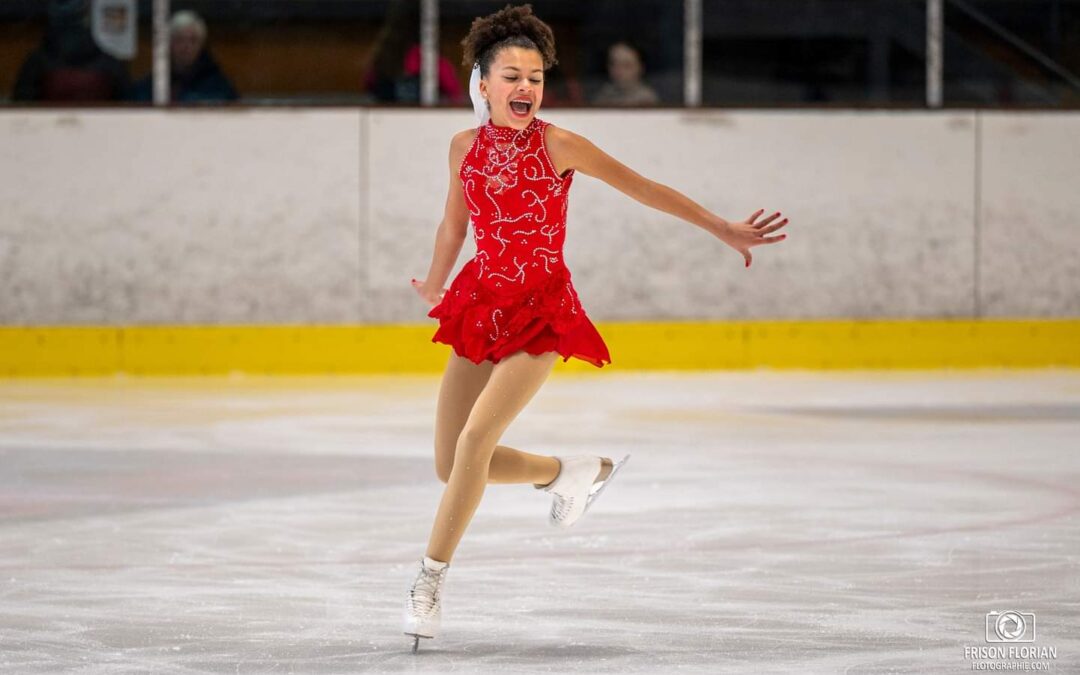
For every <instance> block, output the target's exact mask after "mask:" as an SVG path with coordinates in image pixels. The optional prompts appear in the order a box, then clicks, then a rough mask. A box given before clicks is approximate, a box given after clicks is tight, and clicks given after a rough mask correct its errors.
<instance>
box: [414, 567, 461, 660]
mask: <svg viewBox="0 0 1080 675" xmlns="http://www.w3.org/2000/svg"><path fill="white" fill-rule="evenodd" d="M449 568H450V564H449V563H445V562H440V561H437V560H434V559H432V558H429V557H427V556H424V559H423V560H421V561H420V571H419V572H417V574H416V580H415V581H413V584H412V588H410V589H409V593H408V595H407V596H406V597H405V634H406V635H411V636H412V637H413V649H412V650H413V653H414V654H415V653H416V652H417V650H418V649H419V648H420V638H433V637H435V636H436V635H437V634H438V632H439V620H440V616H441V613H442V610H441V600H442V598H441V595H442V584H443V580H444V579H445V578H446V570H448V569H449Z"/></svg>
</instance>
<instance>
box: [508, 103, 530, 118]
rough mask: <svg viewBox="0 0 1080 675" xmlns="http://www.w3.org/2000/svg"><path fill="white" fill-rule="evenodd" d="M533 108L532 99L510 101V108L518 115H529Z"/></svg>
mask: <svg viewBox="0 0 1080 675" xmlns="http://www.w3.org/2000/svg"><path fill="white" fill-rule="evenodd" d="M531 109H532V102H531V101H525V100H520V101H510V110H511V111H512V112H513V113H514V114H515V115H516V116H518V117H528V116H529V111H530V110H531Z"/></svg>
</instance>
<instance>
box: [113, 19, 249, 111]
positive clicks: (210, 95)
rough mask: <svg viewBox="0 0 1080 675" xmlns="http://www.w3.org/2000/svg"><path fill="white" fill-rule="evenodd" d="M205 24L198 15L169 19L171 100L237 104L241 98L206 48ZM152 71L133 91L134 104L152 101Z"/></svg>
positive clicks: (175, 101)
mask: <svg viewBox="0 0 1080 675" xmlns="http://www.w3.org/2000/svg"><path fill="white" fill-rule="evenodd" d="M206 38H207V29H206V22H205V21H203V20H202V17H200V16H199V15H198V14H196V13H195V12H191V11H182V12H177V13H176V14H173V15H172V19H170V20H169V68H170V73H171V77H170V84H169V97H170V99H171V100H172V102H174V103H195V102H213V101H235V100H236V99H237V98H238V96H237V93H236V89H235V88H234V87H233V85H232V83H231V82H230V81H229V78H228V77H226V76H225V73H224V72H223V71H222V70H221V66H219V65H218V63H217V61H216V60H215V59H214V57H213V56H211V54H210V50H209V48H208V47H207V46H206ZM153 98H154V74H153V73H152V72H151V73H150V74H148V75H147V76H146V77H144V78H142V79H141V80H139V81H138V82H137V83H136V84H135V86H134V87H133V88H132V91H131V94H130V99H131V100H133V101H152V100H153Z"/></svg>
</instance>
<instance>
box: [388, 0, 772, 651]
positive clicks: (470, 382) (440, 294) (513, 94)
mask: <svg viewBox="0 0 1080 675" xmlns="http://www.w3.org/2000/svg"><path fill="white" fill-rule="evenodd" d="M462 44H463V46H464V51H465V62H466V63H471V64H473V78H472V83H473V84H472V87H471V89H472V95H473V101H474V107H475V109H476V111H477V117H478V119H479V121H480V125H479V126H478V127H476V128H472V129H467V130H465V131H462V132H460V133H458V134H456V135H455V136H454V137H453V139H452V140H451V142H450V153H449V154H450V156H449V168H450V190H449V194H448V195H447V199H446V210H445V214H444V215H443V219H442V222H441V223H440V224H439V228H438V232H437V234H436V238H435V252H434V256H433V259H432V263H431V269H430V270H429V272H428V275H427V279H426V280H424V281H422V282H421V281H418V280H416V279H413V280H412V283H413V286H414V288H415V289H416V291H417V292H418V293H419V295H420V297H421V298H423V299H424V300H425V301H426V302H427V303H428V304H429V305H431V306H432V307H431V310H430V312H429V313H428V316H430V317H433V318H436V319H438V320H439V328H438V330H437V331H436V332H435V335H434V336H433V337H432V341H433V342H443V343H446V344H448V345H450V346H451V347H452V353H451V354H450V360H449V362H448V363H447V366H446V371H445V373H444V375H443V378H442V384H441V386H440V390H439V397H438V403H437V413H436V423H435V469H436V473H437V474H438V476H439V479H440V480H441V481H443V482H444V483H446V489H445V491H444V493H443V497H442V501H441V502H440V504H439V509H438V512H437V513H436V516H435V523H434V526H433V527H432V531H431V536H430V539H429V541H428V546H427V551H426V555H425V556H424V558H423V559H422V560H421V561H420V569H419V571H418V573H417V575H416V579H415V581H414V582H413V584H412V587H411V588H410V589H409V591H408V594H407V597H406V607H405V633H406V634H408V635H412V636H413V637H414V638H415V639H414V642H413V651H416V649H417V646H418V644H419V641H420V638H421V637H427V638H433V637H435V635H436V634H437V632H438V628H439V621H440V593H441V589H442V584H443V580H444V579H445V576H446V572H447V569H448V568H449V563H450V559H451V557H452V556H453V554H454V550H455V549H456V548H457V545H458V542H459V541H460V540H461V536H462V535H463V534H464V532H465V528H466V527H467V525H468V523H469V521H470V520H471V518H472V516H473V513H474V512H475V511H476V508H477V506H478V505H479V503H480V499H481V497H482V496H483V493H484V489H485V486H486V485H487V484H488V483H525V484H528V483H531V484H533V486H534V487H535V488H536V489H542V490H545V491H547V492H550V493H551V494H552V496H553V500H552V506H551V509H550V511H549V513H548V522H549V523H550V524H551V525H554V526H557V527H569V526H570V525H572V524H573V523H574V522H576V521H577V520H578V519H579V518H580V517H581V516H582V515H583V514H584V513H585V511H586V509H587V508H588V507H589V506H590V505H591V504H592V503H593V500H595V499H596V497H598V496H599V495H600V493H601V492H602V490H603V489H604V488H606V487H607V485H608V484H610V482H611V480H612V478H613V477H614V476H615V474H616V472H617V471H618V470H619V468H621V466H622V464H623V462H625V461H626V459H627V457H629V456H628V455H627V456H626V457H623V458H622V460H620V461H619V462H617V463H616V462H613V461H612V460H611V459H610V458H607V457H595V456H589V455H576V456H570V457H548V456H544V455H534V454H530V453H527V452H522V451H520V450H517V449H515V448H511V447H507V446H504V445H499V444H498V442H499V438H500V437H501V436H502V433H503V431H504V430H505V429H506V428H507V426H508V425H509V424H510V422H511V421H512V420H513V419H514V417H515V416H516V415H517V414H518V413H519V412H520V411H521V410H522V409H523V408H524V407H525V405H526V403H528V401H529V400H530V399H531V398H532V396H533V395H534V394H535V393H536V391H537V390H538V389H539V388H540V386H541V385H542V384H543V382H544V381H545V379H546V378H547V376H548V373H549V372H550V370H551V368H552V366H553V365H554V363H555V361H556V359H558V358H559V357H560V356H561V357H562V359H563V361H564V362H565V361H567V360H569V359H570V357H575V358H578V359H581V360H584V361H587V362H588V363H591V364H593V365H595V366H597V367H598V368H599V367H603V366H604V365H605V364H606V363H611V357H610V355H609V354H608V349H607V346H606V345H605V344H604V340H603V339H602V338H601V336H600V334H599V333H598V332H597V330H596V327H595V326H594V325H593V323H592V321H590V320H589V317H588V316H587V315H586V313H585V309H584V308H583V307H582V306H581V302H580V300H579V299H578V295H577V293H576V291H575V290H574V286H573V283H572V282H571V278H570V271H569V269H567V267H566V264H565V261H564V260H563V242H564V241H565V238H566V206H567V197H568V196H569V192H570V185H571V183H572V182H573V179H574V174H575V172H577V171H581V172H583V173H585V174H586V175H589V176H593V177H595V178H599V179H600V180H603V181H604V182H606V183H608V184H609V185H611V186H612V187H614V188H616V189H618V190H620V191H622V192H624V193H626V194H627V195H629V196H631V197H633V198H634V199H636V200H638V201H640V202H641V203H643V204H645V205H647V206H651V207H653V208H656V209H659V210H661V211H664V212H667V213H670V214H672V215H674V216H676V217H679V218H681V219H683V220H685V221H687V222H690V223H692V224H694V225H697V226H698V227H700V228H702V229H704V230H705V231H706V232H708V233H709V234H711V235H713V236H715V237H717V238H718V239H720V241H722V242H724V243H725V244H727V245H729V246H731V247H732V248H734V249H735V250H737V251H739V252H740V253H741V254H742V255H743V257H744V259H745V261H746V266H747V267H749V266H750V260H751V256H750V247H752V246H757V245H759V244H769V243H775V242H778V241H781V240H783V238H784V237H785V236H786V235H777V236H773V237H766V236H764V235H765V234H767V233H770V232H773V231H775V230H778V229H779V228H781V227H783V225H784V224H785V223H786V222H787V219H784V220H781V221H779V222H776V223H773V221H774V220H775V219H776V218H778V217H779V216H780V214H779V213H775V214H773V215H771V216H769V217H767V218H764V219H762V220H757V219H758V217H759V216H761V214H762V213H763V210H758V211H757V212H755V213H754V214H752V215H751V216H750V218H749V219H747V220H745V221H742V222H729V221H726V220H724V219H723V218H721V217H719V216H717V215H715V214H713V213H711V212H710V211H708V210H707V209H705V208H704V207H702V206H700V205H698V204H697V203H695V202H693V201H691V200H690V199H689V198H687V197H686V196H684V195H683V194H681V193H679V192H677V191H675V190H673V189H671V188H669V187H667V186H665V185H661V184H659V183H656V182H654V181H651V180H648V179H647V178H644V177H643V176H641V175H639V174H637V173H635V172H634V171H633V170H631V169H630V168H629V167H627V166H625V165H623V164H621V163H620V162H618V161H617V160H615V159H614V158H612V157H610V156H609V155H607V154H606V153H604V152H603V151H602V150H600V149H599V148H597V147H596V146H595V145H593V144H592V143H590V142H589V141H588V140H587V139H585V138H584V137H582V136H579V135H578V134H575V133H573V132H571V131H568V130H566V129H561V128H559V127H556V126H555V125H553V124H550V123H548V122H545V121H544V120H541V119H540V118H539V117H537V112H538V111H539V108H540V103H541V101H542V100H543V94H544V72H545V71H546V70H547V69H548V68H550V67H551V66H552V65H554V64H555V63H556V62H557V61H556V58H555V42H554V38H553V36H552V32H551V29H550V28H549V27H548V26H547V24H545V23H544V22H542V21H541V20H540V19H538V18H537V17H536V16H534V15H533V14H532V7H531V6H530V5H528V4H526V5H522V6H518V7H511V6H507V7H506V8H505V9H502V10H500V11H498V12H495V13H494V14H491V15H489V16H487V17H483V18H478V19H476V20H475V21H474V22H473V24H472V27H471V29H470V31H469V34H468V36H466V38H465V39H464V40H463V41H462ZM470 221H471V222H472V225H473V237H474V240H475V242H476V251H477V252H476V255H475V256H474V257H473V258H472V259H470V260H469V261H468V262H466V263H465V265H464V267H463V268H462V269H461V271H460V272H459V273H458V274H457V276H456V277H455V278H454V279H453V281H452V282H451V283H450V286H449V288H443V284H444V283H445V281H446V279H447V277H449V275H450V271H451V270H452V268H453V266H454V263H455V261H456V259H457V256H458V253H459V252H460V251H461V246H462V244H463V243H464V240H465V237H466V234H467V228H468V225H469V222H470Z"/></svg>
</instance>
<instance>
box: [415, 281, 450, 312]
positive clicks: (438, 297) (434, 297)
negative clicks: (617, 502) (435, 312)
mask: <svg viewBox="0 0 1080 675" xmlns="http://www.w3.org/2000/svg"><path fill="white" fill-rule="evenodd" d="M412 285H413V288H415V289H416V292H417V293H419V294H420V297H421V298H423V299H424V302H426V303H428V304H429V305H431V306H432V307H434V306H435V305H437V304H439V303H440V302H442V296H443V295H444V294H445V293H446V289H445V288H444V289H442V291H440V292H438V293H436V292H434V291H432V290H430V289H428V288H427V287H426V286H424V282H422V281H417V280H416V279H413V280H412Z"/></svg>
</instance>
